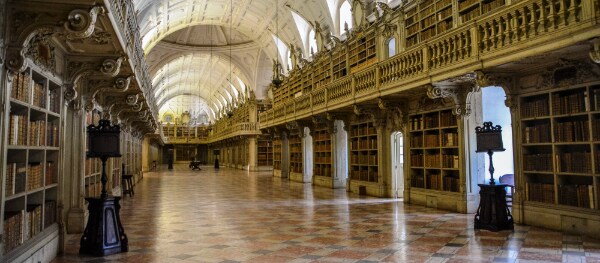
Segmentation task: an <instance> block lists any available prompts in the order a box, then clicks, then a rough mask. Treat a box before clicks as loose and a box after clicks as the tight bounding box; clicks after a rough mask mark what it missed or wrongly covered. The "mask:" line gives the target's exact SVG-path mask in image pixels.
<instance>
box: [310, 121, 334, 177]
mask: <svg viewBox="0 0 600 263" xmlns="http://www.w3.org/2000/svg"><path fill="white" fill-rule="evenodd" d="M312 137H313V158H314V160H313V175H314V176H320V177H332V176H333V175H332V173H333V169H332V143H331V135H330V134H329V133H328V132H327V129H326V128H325V127H319V128H316V129H315V131H314V132H313V133H312Z"/></svg>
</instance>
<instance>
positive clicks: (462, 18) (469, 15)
mask: <svg viewBox="0 0 600 263" xmlns="http://www.w3.org/2000/svg"><path fill="white" fill-rule="evenodd" d="M480 15H481V12H480V11H479V8H475V9H472V10H471V11H468V12H466V13H464V14H462V15H460V22H461V23H466V22H469V21H471V20H473V19H474V18H476V17H478V16H480Z"/></svg>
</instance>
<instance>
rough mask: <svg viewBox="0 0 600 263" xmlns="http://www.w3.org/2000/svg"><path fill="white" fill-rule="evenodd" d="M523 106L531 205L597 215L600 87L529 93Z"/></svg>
mask: <svg viewBox="0 0 600 263" xmlns="http://www.w3.org/2000/svg"><path fill="white" fill-rule="evenodd" d="M520 103H521V110H520V122H521V129H522V130H521V138H520V145H521V156H520V158H521V164H522V167H521V171H522V173H523V176H524V178H523V179H524V181H525V189H524V190H525V198H526V200H527V201H528V202H530V204H534V205H535V204H536V203H537V204H540V205H541V204H551V205H558V206H559V207H564V208H566V207H578V208H580V209H594V210H597V209H598V200H597V199H598V198H597V196H598V190H597V189H598V184H599V183H600V83H595V84H591V85H579V86H571V87H569V88H561V89H552V90H549V91H548V92H544V93H537V94H527V95H523V96H521V97H520ZM560 209H562V208H560Z"/></svg>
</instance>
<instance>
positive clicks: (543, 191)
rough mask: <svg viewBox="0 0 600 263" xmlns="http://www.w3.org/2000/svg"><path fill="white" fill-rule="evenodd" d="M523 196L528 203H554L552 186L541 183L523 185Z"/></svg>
mask: <svg viewBox="0 0 600 263" xmlns="http://www.w3.org/2000/svg"><path fill="white" fill-rule="evenodd" d="M525 195H526V196H528V197H529V201H536V202H543V203H551V204H553V203H554V185H553V184H543V183H525Z"/></svg>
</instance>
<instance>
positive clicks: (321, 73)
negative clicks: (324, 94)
mask: <svg viewBox="0 0 600 263" xmlns="http://www.w3.org/2000/svg"><path fill="white" fill-rule="evenodd" d="M330 82H331V58H330V57H329V56H326V57H324V58H322V59H321V60H320V61H319V62H317V64H316V66H315V70H314V73H313V84H314V89H319V88H321V87H324V86H325V85H327V84H329V83H330Z"/></svg>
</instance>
